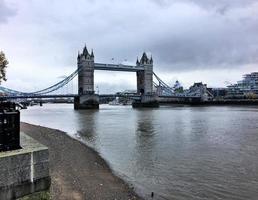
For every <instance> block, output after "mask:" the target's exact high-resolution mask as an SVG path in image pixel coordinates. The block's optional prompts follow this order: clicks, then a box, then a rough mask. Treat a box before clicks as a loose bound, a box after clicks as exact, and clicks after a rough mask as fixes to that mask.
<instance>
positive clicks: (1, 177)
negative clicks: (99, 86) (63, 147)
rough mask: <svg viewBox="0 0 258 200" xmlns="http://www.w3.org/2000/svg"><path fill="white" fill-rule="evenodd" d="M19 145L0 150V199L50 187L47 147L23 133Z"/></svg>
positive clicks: (17, 196) (11, 197)
mask: <svg viewBox="0 0 258 200" xmlns="http://www.w3.org/2000/svg"><path fill="white" fill-rule="evenodd" d="M21 146H22V149H19V150H14V151H7V152H0V199H5V200H9V199H16V198H19V197H22V196H25V195H28V194H31V193H34V192H38V191H44V190H48V189H49V187H50V182H51V181H50V177H49V154H48V149H47V147H45V146H43V145H41V144H39V143H38V142H37V141H35V140H34V139H32V138H31V137H29V136H27V135H25V134H24V133H21Z"/></svg>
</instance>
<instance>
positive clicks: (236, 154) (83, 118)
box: [21, 104, 258, 200]
mask: <svg viewBox="0 0 258 200" xmlns="http://www.w3.org/2000/svg"><path fill="white" fill-rule="evenodd" d="M21 119H22V121H25V122H28V123H33V124H37V125H42V126H47V127H51V128H56V129H60V130H63V131H65V132H68V133H69V134H70V135H72V136H75V137H77V138H79V139H80V140H83V141H84V142H85V143H86V144H88V145H90V146H91V147H93V148H94V149H96V150H97V151H98V152H99V153H100V155H101V156H102V157H103V158H104V159H106V160H107V162H108V163H109V164H110V166H111V168H112V169H113V170H114V171H115V172H116V173H118V174H119V175H121V176H123V177H124V178H125V179H126V180H127V181H129V182H131V183H133V184H134V185H135V186H136V187H137V188H139V189H141V191H142V192H143V193H144V194H145V195H147V196H149V194H150V193H151V192H152V191H154V193H155V194H159V195H160V198H161V199H243V200H246V199H257V198H258V156H257V155H258V123H257V122H258V108H257V107H234V106H232V107H231V106H222V107H215V106H214V107H188V106H167V107H161V108H156V109H132V108H131V107H130V106H108V105H101V106H100V110H97V111H75V110H73V105H72V104H44V105H43V107H39V106H34V107H29V109H28V110H23V111H22V113H21ZM68 150H69V149H68Z"/></svg>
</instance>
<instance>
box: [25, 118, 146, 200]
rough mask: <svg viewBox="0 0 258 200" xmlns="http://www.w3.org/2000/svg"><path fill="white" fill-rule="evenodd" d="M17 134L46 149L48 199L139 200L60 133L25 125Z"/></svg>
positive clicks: (91, 155)
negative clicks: (48, 175)
mask: <svg viewBox="0 0 258 200" xmlns="http://www.w3.org/2000/svg"><path fill="white" fill-rule="evenodd" d="M21 131H23V132H25V133H26V134H27V135H29V136H31V137H33V138H34V139H36V140H38V141H39V142H40V143H42V144H44V145H46V146H47V147H48V148H49V153H50V175H51V179H52V184H51V190H50V193H51V197H52V199H55V200H58V199H60V200H73V199H75V200H82V199H83V200H85V199H87V200H88V199H89V200H91V199H94V200H98V199H101V200H105V199H108V200H109V199H110V200H111V199H142V198H140V197H139V196H138V195H137V194H136V193H135V192H134V191H133V189H132V188H130V187H129V185H128V184H126V183H125V182H124V181H123V180H122V179H120V178H118V177H117V176H115V175H114V174H113V173H112V171H111V169H110V168H109V166H108V165H107V164H106V162H105V161H104V160H103V159H102V158H101V157H100V156H99V155H98V153H97V152H96V151H94V150H93V149H91V148H89V147H87V146H86V145H83V144H82V143H80V142H79V141H77V140H75V139H72V138H71V137H69V136H67V135H66V134H65V133H64V132H62V131H59V130H55V129H50V128H45V127H41V126H35V125H31V124H27V123H21Z"/></svg>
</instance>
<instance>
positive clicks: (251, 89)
mask: <svg viewBox="0 0 258 200" xmlns="http://www.w3.org/2000/svg"><path fill="white" fill-rule="evenodd" d="M227 96H234V97H245V98H258V72H253V73H251V74H246V75H244V76H243V80H241V81H238V82H237V83H236V84H234V85H230V86H228V87H227Z"/></svg>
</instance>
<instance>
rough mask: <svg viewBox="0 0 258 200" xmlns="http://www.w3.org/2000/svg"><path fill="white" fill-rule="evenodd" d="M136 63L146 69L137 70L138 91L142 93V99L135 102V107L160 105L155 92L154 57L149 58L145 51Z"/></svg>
mask: <svg viewBox="0 0 258 200" xmlns="http://www.w3.org/2000/svg"><path fill="white" fill-rule="evenodd" d="M136 65H137V66H138V67H142V68H143V69H144V70H141V71H137V72H136V78H137V93H138V94H140V95H141V99H140V100H135V101H134V102H133V104H132V105H133V107H158V106H159V104H158V101H157V97H156V95H155V93H154V92H153V59H152V56H151V57H150V58H148V56H147V54H146V53H145V52H144V53H143V55H142V57H141V59H140V61H139V60H138V58H137V61H136Z"/></svg>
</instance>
